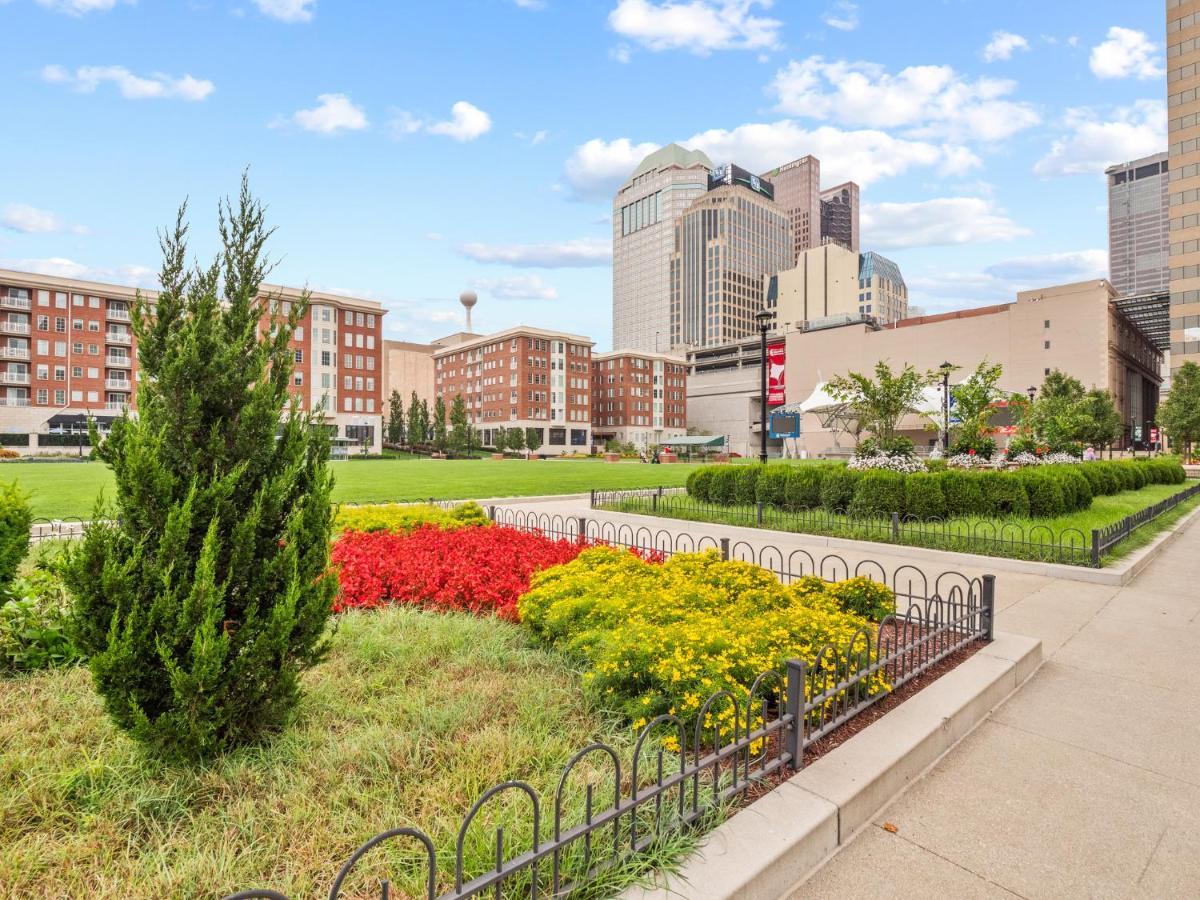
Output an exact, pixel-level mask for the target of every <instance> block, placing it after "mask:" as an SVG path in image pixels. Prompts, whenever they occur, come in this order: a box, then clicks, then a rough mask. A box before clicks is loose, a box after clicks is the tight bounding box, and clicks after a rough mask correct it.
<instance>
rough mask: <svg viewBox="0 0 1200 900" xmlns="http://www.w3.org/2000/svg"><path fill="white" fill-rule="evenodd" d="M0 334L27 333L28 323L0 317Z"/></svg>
mask: <svg viewBox="0 0 1200 900" xmlns="http://www.w3.org/2000/svg"><path fill="white" fill-rule="evenodd" d="M0 334H29V323H28V322H12V321H9V320H7V319H0Z"/></svg>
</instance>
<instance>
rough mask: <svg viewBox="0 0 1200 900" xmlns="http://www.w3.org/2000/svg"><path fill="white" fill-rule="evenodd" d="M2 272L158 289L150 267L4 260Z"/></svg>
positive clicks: (59, 259) (55, 258)
mask: <svg viewBox="0 0 1200 900" xmlns="http://www.w3.org/2000/svg"><path fill="white" fill-rule="evenodd" d="M0 268H5V269H16V270H17V271H19V272H33V273H34V274H37V275H54V276H57V277H59V278H79V279H83V280H85V281H107V282H112V283H114V284H129V285H133V286H135V287H146V288H153V287H158V273H157V272H156V271H154V270H153V269H149V268H147V267H146V266H135V265H126V266H89V265H85V264H84V263H79V262H75V261H74V260H72V259H66V258H64V257H61V256H53V257H48V258H43V259H0Z"/></svg>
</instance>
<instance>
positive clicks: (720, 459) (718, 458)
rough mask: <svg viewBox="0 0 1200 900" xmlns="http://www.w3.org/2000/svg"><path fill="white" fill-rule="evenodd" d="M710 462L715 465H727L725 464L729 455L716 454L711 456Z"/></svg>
mask: <svg viewBox="0 0 1200 900" xmlns="http://www.w3.org/2000/svg"><path fill="white" fill-rule="evenodd" d="M712 461H713V462H715V463H727V462H729V454H728V453H717V454H716V455H714V456H713V458H712Z"/></svg>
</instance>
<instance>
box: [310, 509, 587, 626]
mask: <svg viewBox="0 0 1200 900" xmlns="http://www.w3.org/2000/svg"><path fill="white" fill-rule="evenodd" d="M582 549H583V545H581V544H578V543H575V542H573V541H566V540H557V541H556V540H551V539H549V538H546V537H543V536H541V535H538V534H530V533H527V532H524V531H518V530H516V529H515V528H503V527H493V528H462V529H459V530H457V531H442V530H441V529H439V528H437V527H436V526H430V525H425V526H421V527H420V528H417V529H415V530H414V531H412V532H410V533H408V534H403V533H393V532H387V531H374V532H366V531H347V532H344V533H343V534H342V535H341V536H340V537H339V538H338V539H337V541H336V542H335V543H334V545H333V562H334V565H335V566H337V567H338V578H339V580H340V582H341V592H340V594H339V595H338V598H337V600H336V602H335V607H334V608H335V610H337V611H339V612H340V611H341V610H344V609H351V608H364V607H365V608H370V607H375V606H382V605H385V604H388V603H414V604H418V605H420V606H426V607H430V608H434V609H447V610H451V609H453V610H462V611H464V612H472V613H491V612H494V613H496V615H498V616H501V617H503V618H505V619H512V620H514V621H515V620H516V618H517V598H518V597H520V596H521V594H523V593H525V591H527V590H529V577H530V576H531V575H532V574H533V573H534V572H537V571H539V570H541V569H546V568H549V567H550V566H556V565H559V564H560V563H565V562H570V561H571V560H573V559H574V558H575V557H576V556H578V555H579V552H580V551H581V550H582Z"/></svg>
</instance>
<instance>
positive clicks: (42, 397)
mask: <svg viewBox="0 0 1200 900" xmlns="http://www.w3.org/2000/svg"><path fill="white" fill-rule="evenodd" d="M49 401H50V392H49V391H48V390H46V389H45V388H38V389H37V405H38V406H45V405H46V404H47V403H48V402H49Z"/></svg>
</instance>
